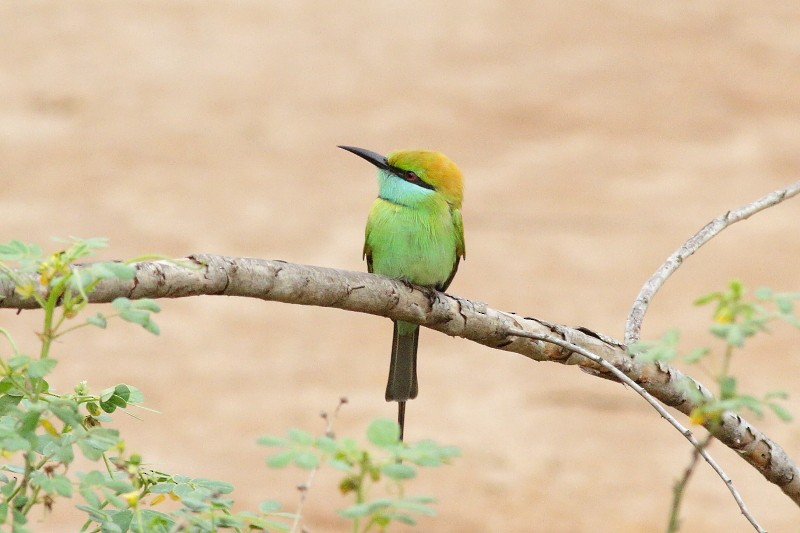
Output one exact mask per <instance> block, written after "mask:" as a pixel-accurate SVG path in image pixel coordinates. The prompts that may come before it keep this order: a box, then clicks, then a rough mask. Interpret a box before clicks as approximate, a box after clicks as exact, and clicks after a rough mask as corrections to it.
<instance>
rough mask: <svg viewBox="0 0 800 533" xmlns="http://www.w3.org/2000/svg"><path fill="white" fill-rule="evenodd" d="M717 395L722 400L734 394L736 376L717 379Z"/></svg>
mask: <svg viewBox="0 0 800 533" xmlns="http://www.w3.org/2000/svg"><path fill="white" fill-rule="evenodd" d="M719 396H720V398H722V399H723V400H727V399H728V398H733V397H734V396H736V378H734V377H732V376H725V377H723V378H721V379H720V380H719Z"/></svg>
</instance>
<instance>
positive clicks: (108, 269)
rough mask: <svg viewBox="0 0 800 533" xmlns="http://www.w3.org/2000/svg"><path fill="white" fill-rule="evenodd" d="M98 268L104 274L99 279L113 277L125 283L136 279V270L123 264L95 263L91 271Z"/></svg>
mask: <svg viewBox="0 0 800 533" xmlns="http://www.w3.org/2000/svg"><path fill="white" fill-rule="evenodd" d="M98 266H100V267H102V270H103V272H104V276H103V277H102V278H101V279H105V278H112V277H113V278H117V279H121V280H126V281H127V280H132V279H133V278H135V277H136V268H135V267H133V266H131V265H127V264H125V263H118V262H107V263H95V264H94V265H92V269H94V267H98ZM98 277H100V276H98Z"/></svg>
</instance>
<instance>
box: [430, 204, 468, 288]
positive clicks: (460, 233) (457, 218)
mask: <svg viewBox="0 0 800 533" xmlns="http://www.w3.org/2000/svg"><path fill="white" fill-rule="evenodd" d="M450 216H451V217H452V218H453V227H454V228H455V231H456V260H455V262H454V263H453V270H451V271H450V275H449V276H448V277H447V280H446V281H445V282H444V283H442V284H441V285H439V286H438V287H437V289H439V290H440V291H446V290H447V287H449V286H450V282H452V281H453V278H454V277H455V276H456V272H458V264H459V263H460V262H461V258H462V257H463V258H466V257H467V248H466V246H465V245H464V222H463V220H462V219H461V211H460V210H459V209H451V210H450Z"/></svg>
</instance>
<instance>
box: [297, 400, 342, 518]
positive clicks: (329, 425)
mask: <svg viewBox="0 0 800 533" xmlns="http://www.w3.org/2000/svg"><path fill="white" fill-rule="evenodd" d="M346 403H347V398H345V397H344V396H342V397H341V398H339V403H338V404H336V408H335V409H334V410H333V414H332V415H329V414H328V413H327V411H322V412H321V413H320V414H319V416H320V418H322V419H323V420H324V421H325V436H326V437H333V423H334V422H336V417H337V416H338V415H339V410H340V409H341V408H342V406H343V405H344V404H346ZM318 471H319V465H317V466H315V467H314V468H312V469H311V471H310V472H309V473H308V478H306V481H305V483H301V484H300V485H298V486H297V490H298V491H299V492H300V501H298V502H297V510H296V511H295V513H294V520H293V521H292V529H291V530H290V532H291V533H296V531H297V528H298V527H300V521H301V520H302V518H303V505H305V503H306V498H307V496H308V491H309V490H310V489H311V484H312V483H313V482H314V477H315V476H316V475H317V472H318ZM302 531H305V528H303V529H302Z"/></svg>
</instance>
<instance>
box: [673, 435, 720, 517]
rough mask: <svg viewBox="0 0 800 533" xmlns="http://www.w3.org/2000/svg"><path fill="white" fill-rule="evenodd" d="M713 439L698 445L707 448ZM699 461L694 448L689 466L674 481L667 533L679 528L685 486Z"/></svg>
mask: <svg viewBox="0 0 800 533" xmlns="http://www.w3.org/2000/svg"><path fill="white" fill-rule="evenodd" d="M713 439H714V437H713V436H712V435H709V436H708V437H706V439H705V440H704V441H703V442H701V443H700V448H702V449H705V448H707V447H708V446H709V445H710V444H711V441H712V440H713ZM699 459H700V449H699V448H695V449H694V450H692V458H691V459H690V460H689V465H688V466H687V467H686V470H684V471H683V476H681V479H679V480H678V481H676V482H675V485H673V486H672V505H671V507H670V510H669V523H668V524H667V533H676V532H677V531H678V530H679V529H680V527H681V520H680V514H681V503H682V502H683V495H684V494H685V493H686V485H688V483H689V479H690V478H691V477H692V474H693V473H694V469H695V466H697V462H698V460H699Z"/></svg>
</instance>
